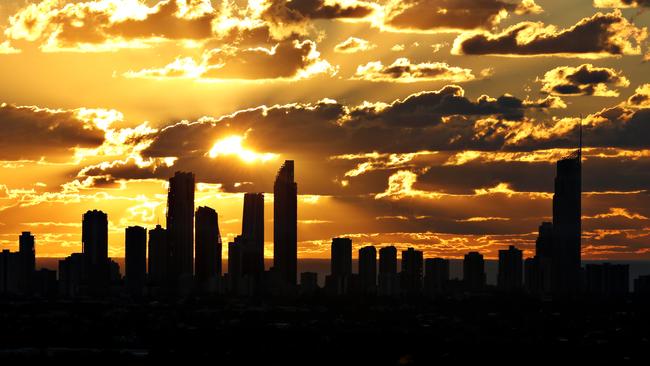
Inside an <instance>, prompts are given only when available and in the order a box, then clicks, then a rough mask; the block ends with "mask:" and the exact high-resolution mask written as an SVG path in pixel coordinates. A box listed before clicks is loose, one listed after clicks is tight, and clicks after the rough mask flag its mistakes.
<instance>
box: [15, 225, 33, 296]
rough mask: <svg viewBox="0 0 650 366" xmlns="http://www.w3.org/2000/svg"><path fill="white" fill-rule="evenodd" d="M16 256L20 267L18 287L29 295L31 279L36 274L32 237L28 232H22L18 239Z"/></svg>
mask: <svg viewBox="0 0 650 366" xmlns="http://www.w3.org/2000/svg"><path fill="white" fill-rule="evenodd" d="M18 255H19V257H20V267H21V275H20V287H21V288H22V290H23V292H25V293H29V292H31V290H32V282H33V280H34V278H33V277H34V274H35V273H36V249H35V246H34V235H32V233H30V232H29V231H23V232H22V233H21V234H20V236H19V237H18Z"/></svg>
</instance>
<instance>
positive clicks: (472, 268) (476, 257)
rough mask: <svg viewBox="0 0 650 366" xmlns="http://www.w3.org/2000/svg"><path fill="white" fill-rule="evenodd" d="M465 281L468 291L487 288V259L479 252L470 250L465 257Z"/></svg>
mask: <svg viewBox="0 0 650 366" xmlns="http://www.w3.org/2000/svg"><path fill="white" fill-rule="evenodd" d="M463 283H464V285H465V289H467V290H468V291H481V290H483V289H484V288H485V261H484V260H483V255H482V254H481V253H479V252H469V253H467V254H465V258H464V259H463Z"/></svg>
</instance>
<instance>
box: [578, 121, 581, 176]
mask: <svg viewBox="0 0 650 366" xmlns="http://www.w3.org/2000/svg"><path fill="white" fill-rule="evenodd" d="M578 161H579V162H580V163H581V164H582V114H581V115H580V140H579V143H578Z"/></svg>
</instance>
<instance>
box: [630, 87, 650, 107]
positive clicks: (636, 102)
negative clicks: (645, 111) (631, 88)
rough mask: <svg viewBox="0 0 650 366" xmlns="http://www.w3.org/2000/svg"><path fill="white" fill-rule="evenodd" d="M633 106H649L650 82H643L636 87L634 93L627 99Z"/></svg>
mask: <svg viewBox="0 0 650 366" xmlns="http://www.w3.org/2000/svg"><path fill="white" fill-rule="evenodd" d="M627 104H628V106H630V107H633V108H650V84H643V85H641V86H640V87H638V88H637V89H636V91H635V92H634V95H632V96H631V97H630V98H628V100H627Z"/></svg>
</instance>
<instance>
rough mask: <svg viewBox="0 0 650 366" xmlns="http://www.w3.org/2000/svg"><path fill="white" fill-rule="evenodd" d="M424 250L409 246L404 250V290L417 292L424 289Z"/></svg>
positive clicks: (402, 285) (401, 274) (411, 292)
mask: <svg viewBox="0 0 650 366" xmlns="http://www.w3.org/2000/svg"><path fill="white" fill-rule="evenodd" d="M422 258H423V255H422V251H419V250H415V249H413V248H408V249H407V250H403V251H402V272H401V273H400V278H401V281H400V282H401V288H402V291H403V292H405V293H407V294H417V293H419V292H420V291H421V290H422Z"/></svg>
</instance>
